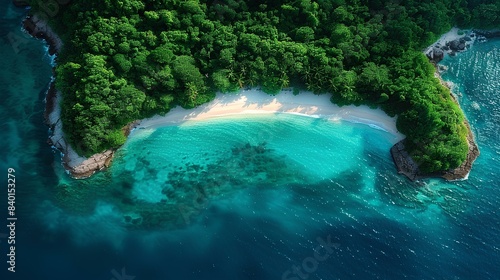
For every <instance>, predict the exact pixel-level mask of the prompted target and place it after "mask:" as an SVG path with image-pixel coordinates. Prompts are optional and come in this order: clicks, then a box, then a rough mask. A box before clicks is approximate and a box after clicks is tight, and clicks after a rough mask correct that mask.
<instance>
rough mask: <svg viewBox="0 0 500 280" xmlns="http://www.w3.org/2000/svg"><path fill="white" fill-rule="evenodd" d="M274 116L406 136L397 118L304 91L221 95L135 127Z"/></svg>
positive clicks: (328, 95) (397, 136) (378, 110)
mask: <svg viewBox="0 0 500 280" xmlns="http://www.w3.org/2000/svg"><path fill="white" fill-rule="evenodd" d="M272 113H290V114H300V115H304V116H312V117H321V118H325V119H328V120H331V121H341V120H343V121H348V122H353V123H362V124H366V125H368V126H370V127H373V128H374V129H380V130H384V131H387V132H389V133H391V134H392V135H393V136H394V138H393V140H394V143H395V142H397V141H399V140H401V139H403V138H404V135H402V134H401V133H399V132H398V131H397V129H396V118H391V117H389V116H387V115H386V114H385V113H384V112H383V111H382V110H381V109H370V108H369V107H368V106H359V107H356V106H353V105H350V106H343V107H339V106H337V105H335V104H332V103H331V102H330V94H323V95H315V94H313V93H311V92H301V93H300V94H298V95H293V94H292V93H291V92H290V91H282V92H280V93H279V94H277V95H274V96H272V95H268V94H266V93H264V92H263V91H261V90H258V89H249V90H241V91H239V92H237V93H227V94H221V93H218V94H217V96H216V98H215V99H214V100H212V101H211V102H209V103H207V104H204V105H201V106H199V107H197V108H194V109H189V110H186V109H182V108H179V107H177V108H174V109H172V110H171V111H170V112H169V113H167V114H166V115H165V116H154V117H152V118H148V119H144V120H142V121H140V123H139V124H138V125H137V126H136V128H137V129H145V128H157V127H161V126H167V125H179V124H181V123H182V122H185V121H199V120H205V119H210V118H216V117H231V116H236V115H249V114H250V115H251V114H272Z"/></svg>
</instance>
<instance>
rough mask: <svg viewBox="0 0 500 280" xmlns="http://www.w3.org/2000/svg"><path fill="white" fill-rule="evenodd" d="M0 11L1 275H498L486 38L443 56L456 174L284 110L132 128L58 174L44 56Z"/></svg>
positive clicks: (354, 130)
mask: <svg viewBox="0 0 500 280" xmlns="http://www.w3.org/2000/svg"><path fill="white" fill-rule="evenodd" d="M7 2H10V1H5V3H7ZM5 7H7V8H5ZM0 14H1V15H2V17H1V19H2V21H1V22H0V24H1V31H2V36H1V37H2V41H0V42H1V45H0V50H1V51H2V52H1V54H2V57H3V58H4V61H5V63H6V65H8V67H4V68H2V69H0V72H1V75H0V86H1V89H2V92H1V94H2V97H3V98H2V102H1V103H0V104H1V107H0V123H1V125H2V131H3V133H2V136H3V137H0V141H1V142H0V143H1V144H2V147H4V149H2V152H0V153H1V155H2V156H1V157H0V159H1V161H0V167H1V169H0V170H4V172H6V170H7V168H8V167H13V168H15V169H16V175H17V177H16V179H17V192H18V194H17V204H16V206H17V210H16V211H17V216H18V219H19V220H18V223H17V227H16V234H17V236H16V237H17V243H16V245H17V249H16V250H17V259H16V261H17V272H16V274H6V275H7V277H8V278H2V279H33V278H39V279H76V280H78V279H85V280H88V279H96V280H99V279H105V280H109V279H130V278H131V277H128V278H127V277H124V275H133V276H136V278H135V279H137V280H141V279H306V278H305V277H306V276H307V277H308V278H307V279H402V278H406V279H497V278H498V275H500V267H499V263H500V252H499V250H500V249H499V248H500V247H499V245H498V244H500V237H499V230H500V214H499V212H498V208H499V207H498V205H499V201H500V199H499V198H500V191H499V187H500V183H498V182H499V181H500V175H498V167H499V156H500V146H499V144H498V143H500V142H499V141H498V140H500V139H499V138H498V137H499V136H498V134H497V131H498V130H499V129H500V118H499V116H500V107H499V104H498V102H499V101H498V100H500V99H499V97H500V96H499V94H500V84H499V83H498V80H499V79H498V78H497V77H498V76H499V74H500V73H499V72H500V68H499V67H500V61H499V60H500V58H499V57H500V56H499V55H498V53H499V52H500V41H490V42H488V43H485V44H477V45H476V46H474V48H473V49H472V50H471V51H468V52H465V53H463V54H459V55H458V56H456V57H454V58H447V59H445V60H444V61H443V64H445V65H447V66H449V70H448V72H447V73H446V74H445V75H444V78H445V79H448V80H451V81H453V82H454V83H455V84H456V85H457V87H458V88H460V94H461V96H460V98H459V99H460V102H461V104H462V107H463V109H464V111H465V112H466V114H467V116H468V118H469V119H470V121H471V124H472V126H473V127H474V131H475V133H476V135H477V138H478V142H479V146H480V149H481V156H480V157H479V159H478V160H477V162H476V163H475V165H474V169H473V172H472V173H471V175H470V178H469V180H468V181H465V182H455V183H445V182H443V181H441V180H425V181H423V182H420V183H411V182H408V181H407V180H406V179H405V178H403V177H401V176H399V175H398V174H396V172H395V168H394V166H393V164H392V160H391V159H390V155H389V148H390V146H391V145H392V143H393V138H392V136H391V135H390V134H388V133H386V132H384V131H380V130H376V129H373V128H370V127H368V126H365V125H360V124H351V123H345V122H340V123H332V122H328V121H325V120H323V119H316V118H308V117H302V116H292V115H284V114H277V115H261V116H252V117H246V118H244V119H242V118H238V119H237V120H234V119H228V118H220V119H212V120H208V121H201V122H188V123H184V124H182V125H179V126H169V127H163V128H159V129H155V130H151V129H144V130H136V131H134V132H133V134H132V136H131V138H130V139H129V140H128V142H127V143H126V145H125V146H124V147H123V148H122V149H120V151H119V152H118V154H117V157H116V159H115V161H114V163H113V166H112V168H110V169H109V170H108V171H106V172H101V173H99V174H96V175H95V176H94V177H92V178H90V179H88V180H73V179H70V178H69V177H68V176H67V175H66V174H65V173H64V170H63V169H62V167H61V166H60V160H59V155H58V154H56V153H54V152H52V151H51V150H50V147H48V146H47V145H46V143H45V142H46V136H47V133H48V128H47V127H46V126H44V125H43V104H44V103H43V98H44V95H43V94H44V92H45V91H46V89H47V84H48V82H49V80H50V75H51V71H50V66H49V62H50V58H49V57H48V56H47V55H46V53H45V48H44V46H43V44H42V43H41V42H39V41H36V40H32V39H29V40H26V41H22V44H21V45H20V51H18V52H16V50H15V49H14V48H12V44H11V42H10V40H8V38H7V37H6V35H5V33H7V34H8V33H9V32H14V33H15V34H18V35H19V36H22V33H21V32H20V28H19V21H20V19H21V18H22V15H23V10H22V9H13V8H12V7H10V4H9V5H4V6H2V10H0ZM0 199H1V203H0V207H2V208H1V209H6V204H5V202H6V192H4V193H3V194H0ZM0 213H2V216H1V217H0V218H1V220H2V221H5V217H4V215H5V211H4V210H0ZM2 233H3V232H2V231H1V230H0V234H2ZM1 237H3V235H0V241H1V242H0V253H1V254H0V260H1V262H0V263H3V264H2V265H0V271H1V272H0V273H1V274H0V275H2V276H3V275H4V273H6V268H7V266H6V264H5V261H4V260H5V259H6V256H5V255H6V253H7V249H6V239H3V238H1ZM328 240H330V242H331V244H332V246H331V247H328V248H329V249H321V250H319V251H318V252H319V254H316V255H317V257H316V256H315V248H317V246H318V245H319V244H321V242H327V241H328ZM325 254H326V255H328V258H326V259H324V258H322V257H323V255H325ZM293 266H296V270H294V268H293ZM297 267H298V268H300V271H298V268H297ZM122 269H124V270H122ZM288 271H290V272H288ZM294 271H295V274H294ZM287 273H288V274H287Z"/></svg>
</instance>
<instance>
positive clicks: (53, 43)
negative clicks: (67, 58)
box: [23, 15, 63, 55]
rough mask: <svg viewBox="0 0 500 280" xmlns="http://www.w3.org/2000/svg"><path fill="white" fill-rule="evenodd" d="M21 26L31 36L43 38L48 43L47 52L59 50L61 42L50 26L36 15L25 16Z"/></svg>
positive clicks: (53, 52)
mask: <svg viewBox="0 0 500 280" xmlns="http://www.w3.org/2000/svg"><path fill="white" fill-rule="evenodd" d="M23 27H24V29H25V30H26V32H28V33H29V34H30V35H31V36H33V37H35V38H38V39H44V40H45V41H47V44H48V45H49V54H50V55H54V54H56V53H58V52H60V51H61V49H62V46H63V42H62V40H61V38H59V36H57V34H56V33H55V32H54V30H52V28H51V27H50V26H49V25H48V24H47V22H45V21H44V20H42V19H40V18H39V17H38V16H37V15H30V16H27V17H26V19H25V20H24V21H23Z"/></svg>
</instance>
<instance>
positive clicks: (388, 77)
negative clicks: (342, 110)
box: [15, 0, 500, 180]
mask: <svg viewBox="0 0 500 280" xmlns="http://www.w3.org/2000/svg"><path fill="white" fill-rule="evenodd" d="M15 2H18V3H17V4H18V5H30V6H31V11H30V14H31V15H30V16H28V18H27V19H26V20H25V22H24V27H25V29H26V30H27V31H28V32H29V33H31V34H33V35H34V36H36V37H39V38H45V39H46V40H47V41H48V43H49V44H50V45H51V52H52V53H57V58H56V66H55V70H54V78H55V79H54V80H55V82H54V83H53V84H52V86H51V89H50V90H49V93H48V95H47V113H46V118H47V121H48V123H49V124H50V125H51V128H52V131H53V135H52V136H51V137H50V143H51V144H52V145H54V146H55V147H56V148H58V149H60V150H61V151H62V153H63V154H64V164H65V165H66V167H67V168H68V170H69V171H70V172H71V174H72V175H73V176H74V177H77V178H84V177H88V176H90V175H91V174H93V173H94V172H95V171H96V170H100V169H103V168H106V167H107V166H109V164H110V162H111V159H112V156H113V153H114V151H115V150H116V149H117V148H118V147H120V146H121V145H122V144H123V143H124V142H125V140H126V137H127V134H128V133H129V132H130V130H131V129H132V128H133V127H134V126H135V125H136V124H137V122H136V121H137V120H140V119H144V118H148V117H152V116H154V115H164V114H166V113H168V112H169V111H170V110H171V109H172V108H174V107H176V106H181V107H183V108H194V107H197V106H199V105H201V104H205V103H207V102H209V101H211V100H213V99H214V98H215V96H216V93H217V92H221V93H229V92H234V91H237V90H240V89H245V88H255V87H260V88H261V89H262V90H263V91H265V92H266V93H268V94H271V95H274V94H276V93H278V92H280V91H281V90H282V89H284V88H293V91H294V92H295V93H299V92H300V91H304V90H307V91H311V92H314V93H315V94H318V95H327V96H328V97H329V98H330V100H331V102H332V103H335V104H337V105H339V106H346V105H356V106H359V105H362V104H364V105H368V106H370V107H373V108H381V109H382V110H384V112H386V114H388V115H389V116H397V123H396V126H397V129H398V131H399V132H400V133H402V134H404V135H405V136H406V138H405V139H404V140H403V141H402V142H399V143H397V144H396V145H395V146H394V147H393V149H392V155H393V158H394V161H395V163H396V165H397V167H398V170H399V171H400V172H401V173H403V174H405V175H407V176H408V177H409V178H410V179H412V180H415V179H418V178H423V177H427V176H441V177H444V178H445V179H448V180H457V179H464V178H466V177H467V176H468V174H469V171H470V169H471V167H472V163H473V161H474V160H475V158H476V157H477V156H478V154H479V150H478V148H477V145H476V144H475V141H474V137H473V134H472V132H471V130H470V127H469V126H468V123H467V120H466V118H465V116H464V114H463V112H462V110H461V109H460V107H459V105H458V103H457V102H456V100H455V99H454V98H453V95H452V94H451V92H450V89H449V88H447V87H446V86H445V85H443V83H442V81H441V80H440V79H439V76H438V75H436V74H437V73H438V72H439V71H438V69H436V66H435V65H433V63H432V62H431V61H430V60H429V59H428V57H426V54H427V55H428V56H429V54H430V58H431V59H433V60H435V61H436V60H439V58H442V55H443V53H442V52H440V51H441V50H440V49H439V48H433V49H432V53H429V52H427V53H426V54H425V53H424V51H423V50H424V49H426V47H428V46H429V45H431V44H432V43H433V42H435V41H436V40H437V39H438V37H439V35H441V34H443V33H445V32H446V31H448V30H450V29H451V27H452V26H455V25H457V26H462V27H469V26H474V27H478V28H484V29H490V28H492V27H495V26H498V25H499V23H500V17H497V14H498V13H499V7H500V3H499V2H500V1H496V4H495V3H491V4H484V3H470V4H467V3H462V2H458V1H451V0H440V1H430V0H423V1H418V2H413V1H411V2H405V3H396V2H394V1H369V2H368V1H366V2H363V1H353V2H352V3H351V2H350V3H349V4H345V2H344V1H326V0H324V1H321V0H317V1H311V0H295V1H291V0H282V1H272V2H266V1H244V0H228V1H217V0H216V1H200V0H188V1H168V0H166V1H148V0H124V1H97V0H89V1H71V2H70V1H68V0H58V1H52V2H51V5H48V4H47V3H45V2H44V1H37V0H25V1H15ZM490 2H491V1H490ZM63 42H64V44H63ZM453 44H454V45H456V46H455V47H456V48H461V44H462V42H460V41H459V42H458V44H455V43H453ZM464 46H465V44H464ZM446 47H448V48H449V46H446ZM458 51H459V50H458ZM332 106H333V105H332Z"/></svg>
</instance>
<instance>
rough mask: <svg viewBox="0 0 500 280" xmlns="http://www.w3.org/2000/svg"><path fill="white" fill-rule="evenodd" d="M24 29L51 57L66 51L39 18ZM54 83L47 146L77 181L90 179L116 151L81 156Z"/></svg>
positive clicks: (30, 19) (127, 129)
mask: <svg viewBox="0 0 500 280" xmlns="http://www.w3.org/2000/svg"><path fill="white" fill-rule="evenodd" d="M14 4H15V5H16V6H19V7H21V6H26V5H27V3H25V2H24V1H14ZM23 28H24V29H25V30H26V32H27V33H29V34H30V35H32V36H33V37H35V38H38V39H42V40H45V41H46V42H47V44H48V46H49V54H50V55H55V56H57V54H58V53H59V52H60V51H61V49H62V48H63V41H62V40H61V38H60V37H59V36H58V35H57V34H56V33H55V32H54V31H53V30H52V28H51V27H50V26H49V25H48V24H47V22H46V21H45V20H43V19H42V18H40V17H39V16H37V15H28V16H27V17H26V19H25V20H24V21H23ZM55 59H56V58H55ZM54 79H55V77H53V78H52V81H51V83H50V86H49V90H48V92H47V95H46V107H45V122H46V124H47V125H48V126H49V127H50V136H49V139H48V141H47V142H48V143H49V145H51V146H53V147H54V148H56V149H57V150H59V151H60V152H61V154H62V164H63V166H64V168H65V169H66V170H67V172H68V173H69V174H70V175H71V176H72V177H74V178H77V179H82V178H87V177H90V176H91V175H93V174H94V173H95V172H96V171H99V170H103V169H104V168H107V167H109V166H110V164H111V161H112V159H113V155H114V152H115V151H114V150H113V149H109V150H106V151H104V152H102V153H99V154H95V155H93V156H91V157H89V158H86V157H83V156H80V155H78V153H77V152H76V151H75V149H73V147H72V146H71V145H70V144H69V143H68V141H67V140H66V138H65V135H64V131H63V125H62V121H61V117H60V115H61V108H60V103H61V100H62V94H61V92H59V91H57V90H56V88H55V85H54ZM135 124H136V123H133V124H130V125H127V126H126V127H124V128H123V130H124V133H125V134H128V133H129V132H130V130H131V129H132V128H133V126H134V125H135Z"/></svg>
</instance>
